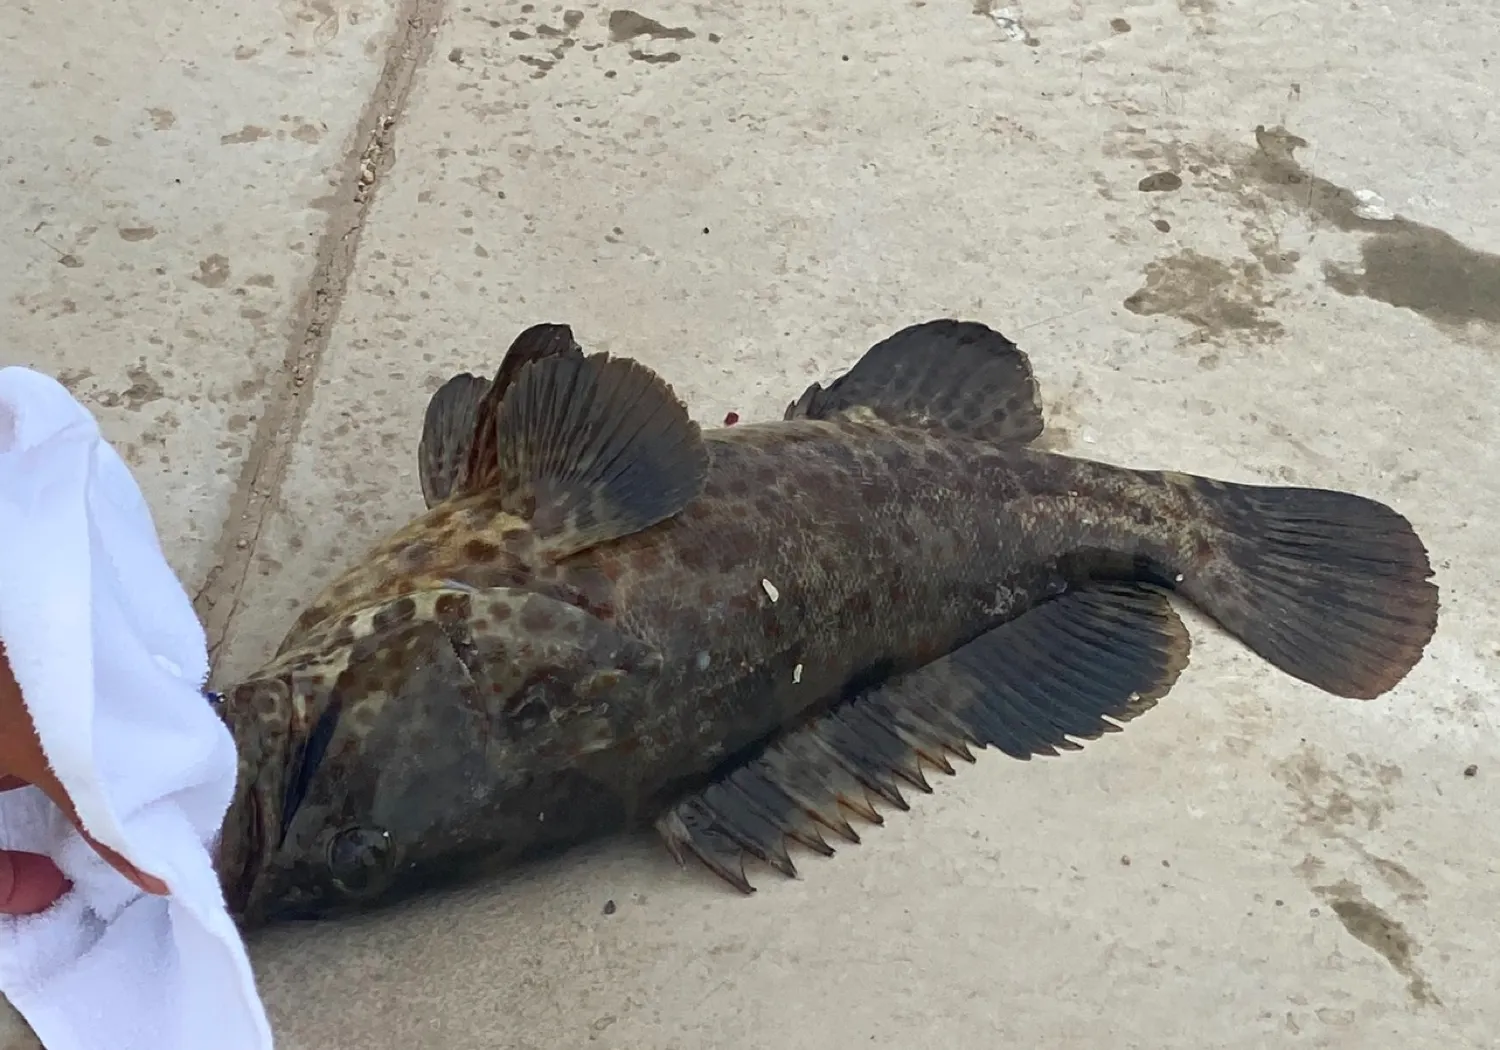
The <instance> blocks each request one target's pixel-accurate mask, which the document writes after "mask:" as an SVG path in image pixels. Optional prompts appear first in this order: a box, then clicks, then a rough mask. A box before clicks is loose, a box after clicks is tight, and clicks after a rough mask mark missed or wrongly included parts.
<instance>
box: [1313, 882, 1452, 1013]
mask: <svg viewBox="0 0 1500 1050" xmlns="http://www.w3.org/2000/svg"><path fill="white" fill-rule="evenodd" d="M1313 890H1314V892H1316V893H1317V894H1318V896H1319V897H1321V898H1322V899H1323V900H1324V901H1325V902H1326V903H1327V904H1328V906H1329V908H1331V909H1332V910H1333V913H1334V915H1336V916H1338V920H1339V922H1341V923H1343V924H1344V929H1346V930H1348V931H1349V934H1350V935H1351V936H1352V937H1354V939H1355V940H1357V941H1359V942H1360V943H1361V944H1363V945H1365V946H1366V947H1368V948H1370V949H1372V950H1373V951H1375V952H1376V953H1377V954H1379V955H1380V957H1381V958H1383V959H1384V960H1385V961H1386V962H1387V963H1389V964H1390V966H1391V969H1393V970H1395V971H1396V972H1397V973H1398V974H1400V975H1401V976H1402V977H1404V978H1406V981H1407V985H1406V992H1407V995H1409V996H1410V997H1411V999H1412V1001H1413V1002H1415V1003H1420V1004H1423V1005H1431V1006H1441V1005H1442V1000H1441V999H1439V998H1438V997H1437V994H1436V993H1435V992H1433V990H1432V985H1431V984H1430V983H1429V982H1428V980H1427V978H1426V977H1424V976H1423V975H1422V973H1421V971H1420V970H1418V969H1417V965H1416V957H1417V955H1418V954H1419V953H1420V952H1421V950H1422V948H1421V945H1419V944H1418V943H1417V942H1416V940H1415V939H1414V938H1413V937H1412V935H1411V934H1410V932H1408V931H1407V929H1406V927H1405V925H1403V924H1402V923H1401V922H1400V921H1399V920H1397V919H1395V918H1393V917H1392V916H1390V915H1388V914H1387V913H1386V912H1385V911H1384V910H1383V909H1381V908H1379V907H1378V906H1376V905H1375V904H1373V903H1372V902H1371V901H1369V900H1368V899H1366V897H1365V895H1364V892H1363V891H1362V890H1361V889H1360V888H1359V886H1358V885H1356V884H1355V883H1353V882H1350V881H1349V880H1347V879H1342V880H1340V881H1339V882H1336V883H1334V884H1333V885H1331V886H1315V887H1313Z"/></svg>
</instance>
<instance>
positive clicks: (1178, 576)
mask: <svg viewBox="0 0 1500 1050" xmlns="http://www.w3.org/2000/svg"><path fill="white" fill-rule="evenodd" d="M1177 582H1178V583H1181V582H1182V573H1180V572H1179V573H1178V574H1177Z"/></svg>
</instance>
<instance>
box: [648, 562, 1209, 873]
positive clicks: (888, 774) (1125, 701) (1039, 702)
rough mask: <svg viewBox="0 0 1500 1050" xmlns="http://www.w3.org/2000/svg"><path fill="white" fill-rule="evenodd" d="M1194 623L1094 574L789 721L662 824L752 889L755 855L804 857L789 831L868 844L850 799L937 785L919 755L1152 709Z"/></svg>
mask: <svg viewBox="0 0 1500 1050" xmlns="http://www.w3.org/2000/svg"><path fill="white" fill-rule="evenodd" d="M1188 652H1189V639H1188V634H1187V629H1186V628H1185V627H1184V626H1183V623H1182V620H1181V619H1180V618H1179V617H1178V616H1177V613H1176V611H1175V610H1174V609H1173V608H1172V606H1171V603H1170V602H1169V600H1168V598H1167V596H1166V594H1165V593H1163V592H1162V591H1160V590H1157V589H1155V588H1151V587H1146V586H1142V585H1136V584H1118V585H1115V584H1110V585H1091V586H1090V587H1088V588H1086V589H1080V590H1076V591H1071V592H1068V593H1066V594H1064V595H1062V596H1061V597H1059V598H1056V599H1054V600H1051V601H1048V602H1046V603H1044V604H1042V605H1039V606H1038V607H1036V608H1035V609H1032V610H1030V611H1028V612H1026V613H1024V614H1023V615H1021V616H1019V617H1017V618H1016V619H1014V620H1011V621H1010V622H1008V623H1005V624H1002V625H1001V626H999V627H996V628H994V629H993V630H990V631H988V632H987V633H985V634H983V635H980V636H979V637H978V638H976V639H974V640H973V641H971V642H969V643H968V644H967V645H964V646H961V647H959V648H958V649H955V650H954V651H953V652H951V653H949V654H947V655H946V656H943V657H941V658H939V659H938V660H935V661H933V662H932V663H930V664H927V665H925V666H923V667H921V668H918V669H916V670H914V671H910V672H907V673H905V674H903V675H900V676H898V677H896V678H892V679H890V680H889V681H887V682H884V683H882V684H881V685H878V686H876V687H874V688H872V689H870V690H869V691H867V692H865V693H862V694H860V695H858V696H855V697H853V698H851V699H849V700H845V701H841V702H840V703H838V704H836V705H834V706H833V707H832V708H830V709H828V710H827V711H825V712H823V713H821V714H820V715H819V716H818V717H817V718H815V719H814V720H812V721H810V722H808V723H806V724H805V725H802V726H799V727H797V728H794V729H790V730H787V731H784V732H783V733H781V734H779V735H778V736H776V737H773V738H772V740H771V741H770V742H769V743H768V744H767V745H766V746H765V747H764V748H763V749H761V751H760V752H759V753H758V754H756V755H755V756H754V757H753V758H750V759H749V760H747V761H746V762H744V763H742V764H740V765H738V766H736V767H735V768H734V769H732V770H730V771H728V772H726V773H724V774H723V775H722V776H721V777H720V778H719V779H718V780H716V781H714V782H713V783H711V784H709V785H708V786H707V787H705V788H703V789H700V790H698V791H695V792H693V793H692V794H691V795H688V796H687V797H685V798H683V799H681V800H679V801H678V802H677V803H676V804H675V805H673V806H672V807H671V808H670V809H668V810H667V812H666V813H664V814H663V815H662V816H661V817H660V818H659V819H658V820H657V823H656V827H657V831H658V832H659V833H660V834H661V836H662V837H663V839H664V840H665V841H666V843H667V846H668V848H669V849H670V850H671V852H672V853H673V855H674V856H676V857H677V858H678V859H679V860H682V859H684V858H685V857H686V855H687V854H689V853H691V854H693V855H695V856H697V857H698V858H699V859H700V860H702V861H703V862H704V863H705V864H706V865H707V866H708V867H709V868H710V869H711V870H712V871H714V872H715V873H716V874H718V875H719V876H720V877H721V878H723V879H725V880H726V881H727V882H729V883H730V884H731V885H733V886H735V887H736V888H738V889H740V890H741V891H743V892H747V893H748V892H752V891H753V888H754V887H752V886H751V885H750V882H749V880H748V879H747V878H746V877H745V873H744V858H745V856H746V855H749V856H754V857H759V858H761V859H768V858H769V859H770V860H771V863H772V866H773V867H776V868H777V869H778V870H781V871H783V872H785V873H787V874H795V868H794V867H793V865H792V862H791V859H790V857H789V856H788V854H787V853H786V840H788V839H792V840H796V841H801V842H803V843H808V844H812V843H818V844H821V848H820V847H819V846H818V845H813V848H814V849H815V850H816V851H817V852H819V853H832V852H833V850H832V848H831V847H829V846H827V844H826V842H825V841H824V840H823V838H822V836H821V834H820V832H819V830H818V829H819V827H820V826H821V827H823V828H827V829H831V830H835V831H840V832H841V833H843V832H842V829H848V830H847V833H844V834H845V837H846V838H848V839H849V840H850V841H853V842H858V841H859V837H858V835H857V834H856V833H855V832H854V830H853V828H852V827H850V825H849V823H848V820H847V819H846V818H845V816H844V815H843V813H842V812H841V810H845V809H847V810H849V811H851V812H854V813H858V814H860V815H862V816H864V817H865V818H866V819H871V818H873V819H874V820H875V822H877V823H879V822H882V820H881V817H880V816H879V813H878V811H876V810H875V808H874V805H873V803H872V800H871V798H870V795H872V794H873V795H874V796H876V797H877V798H880V799H882V800H884V801H886V802H888V803H891V804H892V805H895V806H897V807H898V808H901V809H905V808H906V802H905V799H904V798H903V797H902V794H901V788H900V784H899V783H898V782H900V783H905V784H907V785H910V786H912V787H915V788H917V789H918V790H925V791H930V790H931V787H930V786H928V785H927V783H926V779H925V777H923V775H922V771H921V763H922V762H923V761H926V762H927V763H928V765H929V766H930V767H931V768H933V769H935V770H938V771H941V772H947V773H952V772H953V770H952V767H951V766H950V765H948V763H947V761H946V758H943V760H942V761H941V762H938V761H933V760H932V756H940V757H941V756H944V755H945V753H946V754H951V755H954V756H956V757H959V758H961V759H964V760H966V761H973V756H972V755H971V754H970V753H969V750H968V747H969V745H975V746H978V747H994V748H997V749H998V750H1000V751H1003V752H1005V753H1006V754H1008V755H1011V756H1013V757H1015V758H1019V759H1023V760H1024V759H1029V758H1030V757H1031V756H1032V755H1038V754H1052V755H1055V754H1057V753H1058V751H1059V750H1076V749H1077V748H1078V747H1079V746H1080V745H1079V744H1078V743H1077V741H1078V740H1092V739H1096V738H1098V737H1099V736H1101V735H1103V734H1105V733H1107V732H1117V731H1118V730H1119V729H1120V725H1119V723H1123V722H1126V721H1129V720H1130V719H1132V718H1135V717H1136V716H1137V715H1139V714H1141V713H1142V712H1144V711H1146V710H1148V709H1149V708H1150V707H1152V706H1153V705H1154V704H1155V703H1156V701H1157V700H1158V699H1160V698H1161V697H1162V696H1164V695H1165V694H1166V692H1167V691H1168V690H1169V689H1170V688H1171V687H1172V685H1173V683H1175V682H1176V680H1177V677H1178V675H1179V674H1180V673H1181V672H1182V669H1183V668H1184V667H1186V666H1187V660H1188Z"/></svg>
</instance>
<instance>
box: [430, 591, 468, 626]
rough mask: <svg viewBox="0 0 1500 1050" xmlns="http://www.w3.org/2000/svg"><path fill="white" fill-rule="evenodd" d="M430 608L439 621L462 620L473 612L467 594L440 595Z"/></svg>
mask: <svg viewBox="0 0 1500 1050" xmlns="http://www.w3.org/2000/svg"><path fill="white" fill-rule="evenodd" d="M432 608H433V612H435V613H437V617H438V619H439V620H442V621H451V620H463V619H466V618H467V617H468V616H469V614H470V613H471V612H472V611H473V603H472V602H471V601H469V596H468V595H467V594H441V595H438V600H437V601H436V602H434V603H433V606H432Z"/></svg>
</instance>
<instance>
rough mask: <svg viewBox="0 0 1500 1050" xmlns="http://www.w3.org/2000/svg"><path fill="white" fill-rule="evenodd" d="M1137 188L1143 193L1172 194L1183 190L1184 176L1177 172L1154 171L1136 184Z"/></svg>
mask: <svg viewBox="0 0 1500 1050" xmlns="http://www.w3.org/2000/svg"><path fill="white" fill-rule="evenodd" d="M1135 188H1136V189H1138V190H1140V191H1141V192H1142V193H1170V192H1171V191H1172V190H1180V189H1182V176H1181V175H1179V174H1177V173H1176V172H1175V171H1153V172H1152V173H1151V174H1150V175H1147V176H1146V177H1145V178H1144V179H1142V180H1141V181H1140V182H1138V183H1136V185H1135Z"/></svg>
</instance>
